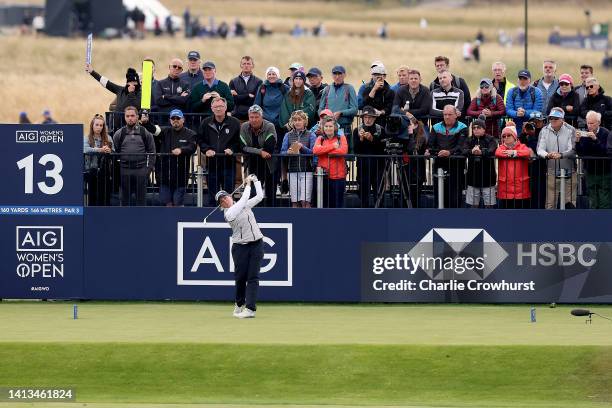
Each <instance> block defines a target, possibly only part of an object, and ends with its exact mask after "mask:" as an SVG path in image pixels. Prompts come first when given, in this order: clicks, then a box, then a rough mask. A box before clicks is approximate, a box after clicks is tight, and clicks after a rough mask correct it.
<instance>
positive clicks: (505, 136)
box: [502, 135, 514, 139]
mask: <svg viewBox="0 0 612 408" xmlns="http://www.w3.org/2000/svg"><path fill="white" fill-rule="evenodd" d="M508 137H514V136H512V135H502V139H506V138H508Z"/></svg>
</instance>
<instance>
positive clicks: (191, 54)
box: [187, 51, 200, 60]
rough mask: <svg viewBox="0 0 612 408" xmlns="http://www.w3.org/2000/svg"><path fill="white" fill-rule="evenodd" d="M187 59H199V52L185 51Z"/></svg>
mask: <svg viewBox="0 0 612 408" xmlns="http://www.w3.org/2000/svg"><path fill="white" fill-rule="evenodd" d="M187 59H194V60H199V59H200V53H199V52H197V51H189V52H188V53H187Z"/></svg>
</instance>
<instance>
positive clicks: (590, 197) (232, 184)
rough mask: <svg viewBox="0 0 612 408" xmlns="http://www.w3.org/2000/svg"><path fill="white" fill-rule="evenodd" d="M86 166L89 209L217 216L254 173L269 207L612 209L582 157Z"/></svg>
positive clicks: (99, 160)
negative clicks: (196, 211) (223, 196)
mask: <svg viewBox="0 0 612 408" xmlns="http://www.w3.org/2000/svg"><path fill="white" fill-rule="evenodd" d="M84 157H85V170H84V181H85V183H84V186H85V188H84V200H85V205H88V206H96V205H97V206H100V205H101V206H119V205H122V206H133V205H138V206H159V205H185V206H198V207H203V206H215V205H216V203H215V202H214V194H215V193H216V192H217V191H219V189H224V190H226V191H234V190H235V189H236V188H237V187H239V186H240V184H241V182H242V180H243V177H244V176H245V175H247V174H250V173H253V174H256V175H257V176H258V178H259V179H260V180H261V181H262V184H263V186H264V187H263V188H264V192H265V199H264V200H263V202H262V203H261V205H262V206H266V207H325V208H328V207H332V208H334V207H348V208H464V207H474V208H532V209H543V208H560V209H566V208H595V209H599V208H611V207H612V205H611V194H610V192H611V190H612V182H611V173H612V171H611V170H612V158H610V157H580V158H578V159H576V160H573V161H571V165H570V166H569V167H567V166H566V167H564V164H563V163H565V164H567V162H562V161H560V160H552V159H550V160H546V159H540V158H536V157H531V158H504V159H497V158H474V156H472V157H470V158H469V159H468V158H466V157H464V156H451V157H449V158H446V159H441V158H436V157H432V156H419V155H345V156H330V157H329V160H328V163H320V162H317V160H318V159H317V158H316V157H315V156H310V155H299V156H291V155H279V154H275V155H272V158H271V159H270V160H263V159H261V158H259V157H255V158H254V157H250V156H249V155H242V154H235V155H232V156H225V157H222V156H217V157H215V158H206V157H204V156H203V155H197V154H196V155H193V156H191V157H181V158H180V159H177V158H176V156H173V155H171V154H163V153H158V154H155V155H152V154H150V155H146V154H140V155H129V154H117V153H111V154H100V153H86V154H85V155H84ZM252 194H254V191H253V193H252ZM239 196H240V193H239V192H238V193H237V194H236V196H235V199H238V198H239Z"/></svg>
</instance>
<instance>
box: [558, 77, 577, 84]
mask: <svg viewBox="0 0 612 408" xmlns="http://www.w3.org/2000/svg"><path fill="white" fill-rule="evenodd" d="M561 82H568V83H569V84H570V85H573V84H574V79H573V78H572V76H571V75H570V74H563V75H561V76H560V77H559V83H561Z"/></svg>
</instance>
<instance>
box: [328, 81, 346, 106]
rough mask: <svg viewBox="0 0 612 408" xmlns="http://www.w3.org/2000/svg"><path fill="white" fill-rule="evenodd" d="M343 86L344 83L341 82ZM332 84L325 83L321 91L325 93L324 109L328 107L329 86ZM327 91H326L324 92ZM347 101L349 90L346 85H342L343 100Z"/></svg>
mask: <svg viewBox="0 0 612 408" xmlns="http://www.w3.org/2000/svg"><path fill="white" fill-rule="evenodd" d="M342 85H343V86H344V84H342ZM331 86H333V85H327V87H325V89H324V90H323V92H324V93H325V109H329V103H328V100H329V88H330V87H331ZM326 91H327V92H326ZM348 101H349V90H348V86H345V87H344V102H348Z"/></svg>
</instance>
